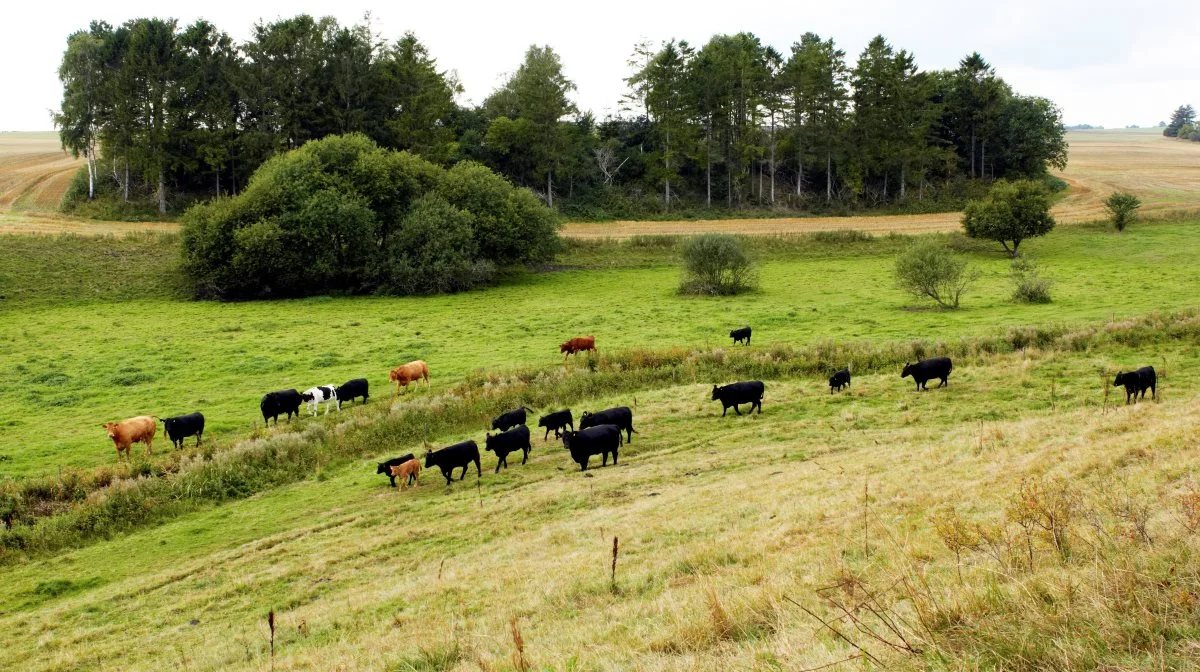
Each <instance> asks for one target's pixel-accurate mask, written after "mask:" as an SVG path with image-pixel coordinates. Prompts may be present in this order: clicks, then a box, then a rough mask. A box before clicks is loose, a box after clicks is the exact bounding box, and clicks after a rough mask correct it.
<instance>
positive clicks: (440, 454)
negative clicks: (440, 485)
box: [425, 441, 483, 485]
mask: <svg viewBox="0 0 1200 672" xmlns="http://www.w3.org/2000/svg"><path fill="white" fill-rule="evenodd" d="M472 462H474V463H475V475H476V476H478V477H480V478H482V477H483V469H482V468H481V467H480V466H479V444H477V443H475V442H474V441H463V442H462V443H456V444H454V445H452V446H446V447H445V448H442V449H440V450H435V451H433V452H430V453H425V468H426V469H428V468H430V467H438V468H439V469H441V470H442V476H445V477H446V485H450V481H451V480H453V479H452V478H451V476H452V475H453V474H454V470H455V469H457V468H459V467H462V476H460V477H459V478H458V480H460V481H461V480H463V479H465V478H466V477H467V467H468V466H469V465H470V464H471V463H472Z"/></svg>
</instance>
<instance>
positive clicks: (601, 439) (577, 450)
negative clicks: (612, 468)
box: [562, 425, 622, 471]
mask: <svg viewBox="0 0 1200 672" xmlns="http://www.w3.org/2000/svg"><path fill="white" fill-rule="evenodd" d="M562 439H563V445H564V446H566V448H567V450H569V451H571V459H572V460H574V462H575V463H576V464H578V465H579V470H580V471H587V468H588V459H589V458H590V457H591V456H592V455H603V456H604V462H603V463H601V465H600V466H602V467H607V466H608V454H609V453H612V458H613V464H614V465H615V464H616V463H617V449H618V448H620V447H621V445H622V443H621V428H620V427H618V426H616V425H597V426H595V427H588V428H587V429H580V430H579V431H578V432H563V436H562Z"/></svg>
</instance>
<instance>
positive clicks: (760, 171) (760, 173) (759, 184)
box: [758, 161, 763, 205]
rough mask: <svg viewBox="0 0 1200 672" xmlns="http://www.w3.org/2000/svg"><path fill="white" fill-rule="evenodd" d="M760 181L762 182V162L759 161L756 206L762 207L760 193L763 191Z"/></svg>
mask: <svg viewBox="0 0 1200 672" xmlns="http://www.w3.org/2000/svg"><path fill="white" fill-rule="evenodd" d="M762 180H763V165H762V161H759V162H758V204H759V205H762V191H763V185H762Z"/></svg>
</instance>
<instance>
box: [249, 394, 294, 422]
mask: <svg viewBox="0 0 1200 672" xmlns="http://www.w3.org/2000/svg"><path fill="white" fill-rule="evenodd" d="M302 403H304V400H303V399H301V398H300V393H299V392H297V391H295V390H280V391H278V392H268V393H266V394H264V395H263V398H262V401H261V402H259V404H258V408H259V409H260V410H261V411H262V416H263V424H264V425H267V424H270V422H271V420H272V419H274V420H275V424H276V425H278V424H279V416H281V415H284V414H287V420H288V422H291V421H292V415H293V414H295V416H296V417H297V418H299V417H300V404H302Z"/></svg>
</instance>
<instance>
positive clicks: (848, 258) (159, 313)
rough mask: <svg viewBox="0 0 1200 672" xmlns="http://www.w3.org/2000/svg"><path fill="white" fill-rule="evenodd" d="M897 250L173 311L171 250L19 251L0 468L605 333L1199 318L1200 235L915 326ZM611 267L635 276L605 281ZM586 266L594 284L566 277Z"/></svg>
mask: <svg viewBox="0 0 1200 672" xmlns="http://www.w3.org/2000/svg"><path fill="white" fill-rule="evenodd" d="M899 242H900V241H894V240H892V239H888V238H882V239H876V240H871V241H862V242H858V243H849V244H845V245H825V244H821V243H815V242H807V243H806V242H803V241H801V242H797V243H795V244H794V245H791V246H790V247H789V246H788V245H786V244H782V243H781V244H780V250H779V251H778V252H776V253H774V254H772V255H768V257H767V258H768V260H767V261H766V262H765V263H764V264H763V267H762V292H761V293H759V294H756V295H753V296H748V297H739V298H730V299H724V298H721V299H698V298H681V297H679V296H677V295H676V294H675V288H676V285H677V283H678V281H679V269H678V266H677V262H676V261H675V257H674V253H673V252H670V251H668V252H662V251H656V250H655V249H654V248H653V247H638V246H635V245H627V247H626V249H625V250H624V251H622V250H621V249H616V248H613V247H611V245H612V244H609V247H602V248H598V249H599V250H600V251H595V252H594V251H592V250H591V248H589V247H588V246H586V245H583V244H579V246H578V249H575V250H574V251H573V252H572V253H571V254H570V255H568V256H567V257H565V258H564V261H565V262H567V264H566V265H567V266H568V269H567V270H558V271H552V272H545V273H536V274H528V275H525V276H522V277H520V278H517V279H515V280H513V281H511V282H509V283H507V284H505V285H503V286H501V287H497V288H493V289H487V290H482V291H478V292H471V293H467V294H461V295H456V296H440V297H429V298H378V297H375V298H372V297H355V298H313V299H306V300H294V301H274V302H249V303H216V302H194V301H188V300H180V299H175V298H172V297H171V295H170V288H169V280H170V273H169V270H168V269H169V268H171V267H173V265H174V263H175V257H174V253H173V248H172V247H171V245H172V243H169V242H168V243H160V242H157V241H156V240H155V239H154V238H145V239H143V240H142V241H140V242H139V241H127V242H125V243H122V242H121V241H109V242H107V243H104V244H103V245H86V244H85V243H86V241H79V240H75V241H74V242H72V241H66V242H64V243H56V242H55V241H54V240H53V239H37V238H32V237H28V238H27V237H18V238H14V239H11V240H10V241H8V242H7V243H6V245H5V246H4V247H3V248H0V294H4V295H6V296H7V297H8V299H7V300H6V301H0V311H3V313H2V317H3V319H0V376H3V378H4V379H5V380H8V381H10V382H11V384H12V385H13V386H15V387H16V388H17V389H20V390H22V393H21V394H19V395H12V394H10V395H3V396H0V418H3V420H2V421H0V446H2V447H3V448H0V453H3V454H4V455H6V456H7V457H8V458H9V460H10V461H7V462H3V463H0V469H3V471H4V472H6V473H11V474H34V473H47V472H53V471H54V470H56V469H57V468H58V467H59V466H60V465H66V466H71V465H75V466H90V465H96V464H102V463H106V462H111V461H112V460H113V459H114V456H115V453H114V451H113V449H112V446H111V443H110V442H109V441H108V439H107V437H106V436H105V435H104V433H103V432H102V431H101V430H100V429H99V424H100V423H102V422H105V421H107V420H110V419H117V418H123V417H128V416H132V415H138V414H143V413H145V414H155V415H160V416H164V415H168V414H177V413H183V412H189V411H193V410H202V411H203V412H204V413H205V414H206V416H207V417H208V418H209V423H210V424H209V427H210V429H211V430H212V432H213V434H214V435H216V436H220V435H222V434H223V433H230V432H238V433H240V432H244V431H246V430H248V429H249V428H250V427H251V426H252V424H253V423H254V422H256V421H258V420H260V418H259V417H258V416H259V414H258V401H259V399H260V397H261V396H262V395H263V394H264V393H265V392H268V391H272V390H277V389H286V388H293V387H294V388H297V389H305V388H307V387H310V386H313V385H319V384H325V383H334V384H340V383H342V382H343V381H345V380H347V379H349V378H353V377H358V376H365V377H367V378H369V379H370V381H371V385H372V386H373V390H374V393H375V394H376V395H384V394H386V393H387V387H386V384H387V378H386V375H387V370H388V368H389V367H391V366H394V365H396V364H399V363H402V362H405V361H408V360H410V359H416V358H422V359H425V360H426V361H428V362H429V364H430V366H431V368H432V372H433V382H434V385H433V387H434V390H437V389H439V388H442V387H443V386H444V385H446V384H447V383H449V382H454V381H458V380H461V379H462V377H463V376H465V375H466V374H468V373H469V372H472V371H476V370H480V369H483V370H496V369H504V368H508V367H512V366H516V365H552V364H554V363H555V362H557V361H559V360H560V355H559V354H558V344H559V343H560V342H561V341H562V340H564V339H566V338H568V337H570V336H575V335H583V334H593V335H595V336H596V337H597V343H598V346H599V347H600V348H601V349H608V348H628V347H637V346H650V347H661V346H666V345H697V346H711V345H722V344H725V343H726V341H727V338H726V336H725V334H727V333H728V331H729V330H730V329H731V328H735V327H739V326H742V325H743V324H750V325H753V327H754V329H755V337H754V338H755V343H756V344H757V345H761V346H764V347H765V346H766V345H768V344H770V343H773V342H788V343H794V344H798V343H809V342H812V341H814V340H818V339H826V338H829V339H838V340H843V341H845V340H869V341H880V340H894V339H900V340H903V339H910V338H924V339H954V338H957V337H959V336H961V335H970V334H978V333H983V332H989V331H991V330H994V329H996V328H1002V327H1005V326H1008V325H1018V324H1046V323H1053V322H1061V321H1094V320H1106V319H1112V318H1114V317H1116V318H1121V317H1127V316H1132V315H1140V314H1143V313H1145V312H1147V311H1150V310H1172V309H1180V308H1187V307H1191V306H1195V305H1196V298H1195V297H1196V296H1197V294H1198V293H1200V276H1197V275H1196V273H1195V264H1194V261H1195V259H1197V258H1200V222H1196V221H1190V222H1168V223H1155V224H1145V225H1140V226H1137V227H1136V228H1134V229H1131V230H1130V231H1128V232H1127V233H1125V234H1124V235H1117V234H1115V233H1112V232H1110V231H1107V230H1103V229H1099V228H1083V227H1068V228H1064V229H1061V230H1060V231H1058V232H1055V233H1054V234H1053V235H1052V236H1050V237H1048V238H1046V239H1043V240H1035V241H1031V242H1029V243H1027V245H1028V251H1029V252H1031V253H1033V254H1036V255H1037V256H1038V257H1039V258H1040V259H1041V261H1042V263H1043V264H1044V265H1045V271H1046V273H1047V274H1048V275H1049V276H1051V277H1052V278H1053V279H1054V280H1055V281H1056V283H1057V284H1056V285H1055V287H1054V289H1053V294H1054V298H1055V301H1054V303H1052V304H1048V305H1043V306H1025V305H1017V304H1013V303H1012V302H1010V301H1009V295H1010V293H1011V291H1012V290H1011V284H1010V281H1009V279H1008V277H1007V274H1008V262H1007V261H1006V260H1005V259H1004V258H1002V256H1001V255H999V254H996V253H993V252H987V253H979V252H977V253H974V254H972V255H971V256H972V259H973V262H974V263H975V264H976V265H977V266H978V267H979V268H980V269H981V270H982V271H983V273H984V277H983V280H982V281H981V282H980V284H979V285H978V287H977V288H976V289H974V290H972V291H971V292H970V293H969V294H968V296H967V298H966V300H965V302H964V306H965V308H964V309H963V310H960V311H955V312H938V311H929V310H923V309H922V310H913V309H911V303H910V301H909V299H908V298H906V297H905V296H904V295H902V294H901V293H900V292H899V291H898V290H896V289H895V288H894V286H893V282H892V279H891V270H892V264H893V257H894V253H895V250H896V249H898V243H899ZM764 254H765V252H764ZM639 255H640V256H639ZM606 258H607V259H614V258H615V259H623V260H624V259H627V258H632V259H634V260H635V263H636V265H633V266H618V267H615V268H611V269H605V268H604V266H603V264H604V263H605V262H604V260H605V259H606ZM573 259H574V260H575V261H577V262H580V263H582V264H585V265H588V266H592V267H593V268H569V267H570V266H571V265H572V264H571V263H570V262H571V261H572V260H573ZM155 283H159V284H155ZM163 283H167V285H164V284H163ZM163 445H165V444H163Z"/></svg>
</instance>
